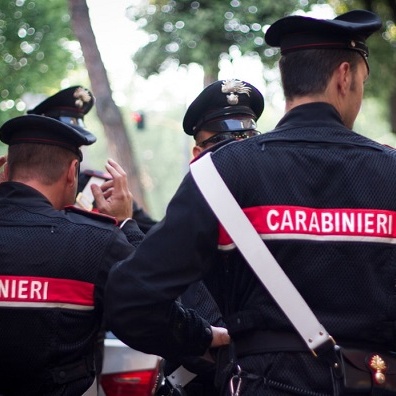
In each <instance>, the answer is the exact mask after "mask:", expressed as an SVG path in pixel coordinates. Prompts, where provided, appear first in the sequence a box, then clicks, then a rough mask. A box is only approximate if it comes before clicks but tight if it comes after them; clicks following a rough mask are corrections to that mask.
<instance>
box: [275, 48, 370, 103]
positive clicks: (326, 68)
mask: <svg viewBox="0 0 396 396" xmlns="http://www.w3.org/2000/svg"><path fill="white" fill-rule="evenodd" d="M359 60H362V57H361V55H360V54H359V53H358V52H357V51H347V50H344V49H343V50H329V49H308V50H302V51H301V50H300V51H295V52H289V53H287V54H286V55H283V56H282V57H281V59H280V61H279V68H280V72H281V77H282V85H283V92H284V95H285V98H286V99H293V98H294V97H300V96H305V95H315V94H320V93H323V92H324V90H325V89H326V87H327V84H328V83H329V81H330V78H331V76H332V74H333V72H334V70H335V69H336V68H337V67H338V66H339V65H340V64H341V63H342V62H348V63H349V64H350V65H351V69H352V70H355V69H356V67H357V65H358V62H359Z"/></svg>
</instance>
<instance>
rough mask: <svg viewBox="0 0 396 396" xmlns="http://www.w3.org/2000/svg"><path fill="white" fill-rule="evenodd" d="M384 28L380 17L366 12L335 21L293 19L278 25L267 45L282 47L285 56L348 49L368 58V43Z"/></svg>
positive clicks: (267, 37)
mask: <svg viewBox="0 0 396 396" xmlns="http://www.w3.org/2000/svg"><path fill="white" fill-rule="evenodd" d="M381 26H382V23H381V19H380V18H379V17H378V15H376V14H375V13H373V12H371V11H366V10H353V11H349V12H347V13H345V14H342V15H339V16H337V17H336V18H334V19H315V18H310V17H305V16H300V15H291V16H287V17H284V18H281V19H279V20H278V21H276V22H274V23H273V24H272V25H271V26H270V27H269V28H268V30H267V32H266V34H265V41H266V43H267V44H268V45H270V46H272V47H280V49H281V53H282V54H286V53H288V52H292V51H299V50H305V49H346V50H355V51H359V52H360V53H361V54H362V55H363V56H364V58H367V57H368V54H369V51H368V47H367V45H366V43H365V41H366V39H367V38H368V37H369V36H370V35H371V34H373V33H374V32H376V31H378V30H379V29H380V28H381Z"/></svg>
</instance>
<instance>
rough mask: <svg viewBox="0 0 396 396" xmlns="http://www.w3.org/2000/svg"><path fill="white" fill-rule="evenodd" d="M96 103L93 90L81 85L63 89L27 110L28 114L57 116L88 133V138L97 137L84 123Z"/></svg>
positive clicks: (83, 132)
mask: <svg viewBox="0 0 396 396" xmlns="http://www.w3.org/2000/svg"><path fill="white" fill-rule="evenodd" d="M94 104H95V97H94V96H93V94H92V92H91V91H90V90H89V89H87V88H84V87H82V86H80V85H76V86H73V87H69V88H66V89H62V90H61V91H59V92H57V93H56V94H54V95H52V96H50V97H48V98H47V99H45V100H43V101H42V102H41V103H39V104H38V105H37V106H36V107H35V108H33V109H30V110H28V111H27V114H36V115H42V116H46V117H51V118H55V119H56V120H59V121H62V122H64V123H65V124H69V125H70V126H72V127H73V128H75V129H77V130H79V131H80V132H81V133H82V134H86V135H87V138H89V139H95V141H96V137H95V136H94V135H93V134H92V133H91V132H89V131H88V130H87V129H86V128H85V125H84V116H85V115H86V114H87V113H88V112H89V111H90V110H91V109H92V107H93V105H94Z"/></svg>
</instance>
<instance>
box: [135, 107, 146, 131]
mask: <svg viewBox="0 0 396 396" xmlns="http://www.w3.org/2000/svg"><path fill="white" fill-rule="evenodd" d="M132 117H133V119H134V121H135V123H136V128H137V129H140V130H142V129H144V114H143V112H142V111H135V112H134V113H133V115H132Z"/></svg>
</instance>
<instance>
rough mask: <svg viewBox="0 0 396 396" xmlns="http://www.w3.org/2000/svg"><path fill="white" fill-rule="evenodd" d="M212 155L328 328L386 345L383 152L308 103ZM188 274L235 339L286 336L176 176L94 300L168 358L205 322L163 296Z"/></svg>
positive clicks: (267, 301) (392, 313) (388, 242)
mask: <svg viewBox="0 0 396 396" xmlns="http://www.w3.org/2000/svg"><path fill="white" fill-rule="evenodd" d="M212 158H213V161H214V164H215V166H216V168H217V169H218V171H219V172H220V174H221V175H222V177H223V179H224V180H225V182H226V184H227V185H228V187H229V189H230V190H231V192H232V194H233V195H234V196H235V198H236V200H237V201H238V202H239V204H240V205H241V207H242V208H243V209H244V211H245V213H246V214H247V215H248V217H249V218H250V220H251V221H252V223H253V224H254V227H255V228H256V230H257V232H258V233H259V234H260V236H261V237H262V239H263V240H264V241H265V243H266V244H267V246H268V247H269V249H270V250H271V252H272V253H273V254H274V256H275V258H276V259H277V260H278V262H279V263H280V265H281V266H282V268H283V269H284V271H285V272H286V274H287V275H288V276H289V277H290V279H291V281H292V282H293V283H294V285H295V286H296V287H297V289H298V290H299V291H300V293H301V294H302V296H303V297H304V299H305V300H306V301H307V303H308V304H309V306H310V307H311V309H312V310H313V311H314V313H315V314H316V315H317V316H318V318H319V321H320V322H321V323H322V324H323V325H324V327H325V328H326V329H327V330H328V331H329V333H330V334H331V335H333V336H334V337H335V339H336V340H337V341H339V342H346V341H351V342H354V343H361V344H367V343H376V344H380V345H383V346H385V347H387V348H393V346H394V345H395V344H394V338H393V328H394V323H395V319H396V286H395V279H396V245H395V242H396V239H395V236H396V228H395V225H396V152H395V150H394V149H392V148H389V147H385V146H383V145H380V144H378V143H376V142H374V141H372V140H370V139H367V138H365V137H363V136H361V135H359V134H356V133H355V132H353V131H351V130H349V129H347V128H345V126H344V125H343V124H342V122H341V119H340V117H339V114H338V113H337V111H336V110H335V109H334V108H333V107H332V106H330V105H328V104H325V103H312V104H306V105H302V106H299V107H296V108H295V109H293V110H291V111H290V112H289V113H287V114H286V115H285V116H284V118H283V119H282V120H281V121H280V123H279V124H278V125H277V127H276V128H275V130H274V131H272V132H269V133H266V134H263V135H259V136H256V137H252V138H249V139H246V140H243V141H238V142H235V143H230V144H227V145H225V146H224V147H221V148H219V149H218V150H217V151H216V152H214V153H212ZM219 257H220V258H221V260H220V261H219ZM263 265H265V263H263ZM198 279H204V280H205V282H206V285H207V286H208V289H209V290H210V292H211V293H212V295H213V296H214V297H215V298H216V301H217V303H218V305H219V307H220V309H221V310H222V313H223V314H224V319H225V321H226V323H227V327H228V329H229V332H230V334H231V336H232V337H233V338H234V339H235V340H236V341H237V340H238V338H241V337H242V338H244V337H245V338H249V334H251V333H253V332H254V331H256V330H262V331H275V332H281V331H282V332H290V333H293V334H294V333H295V330H294V329H293V327H292V326H291V324H290V323H289V321H288V320H287V318H286V317H285V316H284V314H283V313H282V312H281V311H280V309H279V308H278V306H277V305H276V304H275V303H274V301H273V300H272V298H271V296H270V295H269V294H268V293H267V292H266V290H265V289H264V287H263V286H262V285H261V284H260V282H259V281H258V280H257V279H256V277H255V275H254V274H253V273H252V270H251V269H250V268H249V267H248V265H247V264H246V262H244V259H243V258H242V257H241V255H240V254H239V252H238V251H237V250H236V249H235V246H234V245H233V243H232V241H231V240H230V239H229V238H228V236H227V235H226V233H225V232H224V230H222V229H221V227H219V224H218V221H217V220H216V217H215V215H214V214H213V212H212V211H211V209H210V207H209V206H208V205H207V203H206V202H205V199H204V198H203V196H202V195H201V193H200V191H199V190H198V188H197V186H196V184H195V182H194V180H193V179H192V177H191V175H190V174H187V175H186V177H185V179H184V180H183V182H182V184H181V185H180V187H179V189H178V191H177V192H176V194H175V196H174V197H173V199H172V200H171V202H170V204H169V206H168V209H167V213H166V217H165V219H164V220H163V221H162V222H161V223H160V224H158V225H157V226H155V227H154V229H153V230H152V231H151V233H149V234H148V236H147V237H146V239H145V240H144V241H143V243H142V244H141V245H140V246H139V248H138V249H137V251H136V252H135V253H134V254H132V255H131V256H130V257H129V258H128V259H126V260H124V261H122V262H121V263H120V264H118V265H117V266H115V267H113V269H112V271H111V274H110V278H109V283H108V287H107V300H106V304H107V305H106V307H107V315H108V317H109V320H110V323H111V327H112V329H113V331H114V333H115V334H116V335H117V336H118V337H119V338H120V339H121V340H123V341H124V342H126V343H127V344H129V345H131V346H132V347H134V348H137V349H141V350H143V351H145V352H150V353H156V354H160V355H162V356H165V357H168V358H172V357H175V356H177V355H182V354H184V353H186V352H187V353H190V354H202V353H203V352H204V350H205V349H206V348H207V347H208V346H209V344H210V341H211V335H210V331H209V330H208V324H207V322H206V321H205V320H203V319H202V318H200V317H198V316H197V315H196V313H195V312H194V311H191V310H187V309H184V308H183V307H182V306H180V305H179V304H178V303H177V302H175V299H176V297H177V296H178V295H180V294H182V293H183V291H184V290H185V289H186V288H187V286H188V285H189V284H191V283H192V282H194V281H197V280H198ZM261 352H265V351H261ZM254 353H257V351H254Z"/></svg>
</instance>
